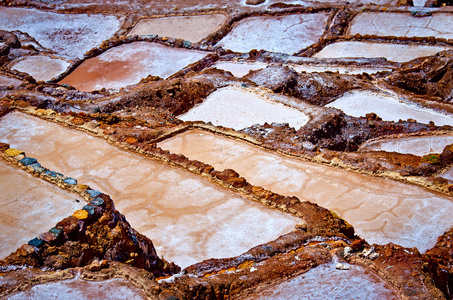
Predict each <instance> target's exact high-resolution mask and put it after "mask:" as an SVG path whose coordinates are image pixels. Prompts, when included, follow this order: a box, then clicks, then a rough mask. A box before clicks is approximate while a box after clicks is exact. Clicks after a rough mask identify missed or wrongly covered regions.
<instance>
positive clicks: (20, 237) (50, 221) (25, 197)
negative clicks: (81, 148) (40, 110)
mask: <svg viewBox="0 0 453 300" xmlns="http://www.w3.org/2000/svg"><path fill="white" fill-rule="evenodd" d="M0 141H1V142H3V141H4V138H3V135H2V134H0ZM0 191H2V192H1V193H0V225H1V226H0V240H1V241H2V246H1V247H0V259H2V258H4V257H6V256H8V255H9V254H11V253H12V252H14V251H16V250H17V248H19V247H20V246H22V245H23V244H26V243H27V242H28V241H30V240H31V239H33V238H35V237H36V236H38V235H40V234H41V233H44V232H46V231H48V230H49V229H51V228H52V227H54V226H55V225H56V224H57V223H58V222H60V221H61V220H63V219H64V218H66V217H69V216H70V215H72V214H73V213H74V211H76V210H78V209H82V207H83V206H84V205H86V203H85V201H84V200H79V201H78V202H77V201H76V199H77V198H78V199H80V197H78V196H77V195H75V194H72V193H69V192H67V191H65V190H62V189H60V188H58V187H56V186H54V185H53V184H50V183H48V182H45V181H44V180H42V179H39V178H36V177H33V176H32V175H30V174H28V173H27V172H25V171H23V170H22V169H20V168H19V167H13V166H12V165H10V164H8V163H7V162H5V161H4V160H3V159H0Z"/></svg>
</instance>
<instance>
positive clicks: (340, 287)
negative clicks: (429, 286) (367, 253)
mask: <svg viewBox="0 0 453 300" xmlns="http://www.w3.org/2000/svg"><path fill="white" fill-rule="evenodd" d="M295 291H297V292H295ZM244 299H247V300H252V299H262V300H265V299H266V300H271V299H272V300H284V299H295V300H296V299H297V300H302V299H306V300H309V299H324V300H330V299H338V300H339V299H400V298H399V297H398V295H397V294H396V292H395V291H394V289H393V288H392V287H391V286H390V285H389V284H388V283H386V282H385V281H383V280H382V279H381V278H379V277H377V276H376V275H374V274H372V273H370V272H367V271H366V270H365V269H364V268H362V267H359V266H352V269H351V270H347V271H345V270H336V269H335V264H333V263H328V264H325V265H321V266H318V267H316V268H314V269H311V270H310V271H308V272H307V273H304V274H303V275H300V276H298V277H295V278H292V279H289V280H287V281H284V282H282V283H281V284H279V285H276V286H272V287H269V288H267V289H264V290H262V291H257V292H256V293H255V294H253V295H251V296H249V297H246V298H244Z"/></svg>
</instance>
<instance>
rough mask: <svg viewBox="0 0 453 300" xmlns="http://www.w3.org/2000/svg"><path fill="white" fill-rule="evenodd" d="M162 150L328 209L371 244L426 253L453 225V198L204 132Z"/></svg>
mask: <svg viewBox="0 0 453 300" xmlns="http://www.w3.org/2000/svg"><path fill="white" fill-rule="evenodd" d="M158 146H160V147H161V148H163V149H167V150H170V151H171V152H172V153H182V154H183V155H185V156H187V157H189V158H190V159H195V160H199V161H202V162H205V163H208V164H211V165H212V166H213V167H214V168H215V169H216V170H223V169H226V168H231V169H234V170H236V171H237V172H238V173H239V174H240V175H241V176H244V177H245V178H246V179H247V181H249V182H250V183H252V184H254V185H259V186H262V187H264V188H266V189H268V190H271V191H273V192H277V193H280V194H282V195H288V196H292V195H295V196H297V197H298V198H299V199H300V200H302V201H304V200H308V201H311V202H314V203H317V204H319V205H321V206H323V207H326V208H328V209H330V210H332V211H334V212H336V213H338V214H339V215H340V216H341V217H343V218H344V219H345V220H346V221H348V222H350V223H351V224H352V225H353V226H354V228H355V229H356V232H357V234H358V235H360V236H361V237H362V238H365V239H366V240H367V241H368V242H369V243H370V244H372V243H378V244H387V243H389V242H393V243H396V244H399V245H402V246H406V247H417V248H418V249H419V250H420V251H423V252H424V251H426V250H427V249H429V248H431V247H433V246H434V244H435V243H436V241H437V237H438V236H440V235H442V234H443V233H444V232H445V231H446V230H448V229H450V227H451V226H453V222H452V221H451V218H450V217H449V216H450V215H451V214H452V213H453V202H452V201H453V199H452V198H449V197H447V196H443V195H438V194H435V193H432V192H429V191H427V190H425V189H423V188H421V187H417V186H413V185H408V184H403V183H400V182H396V181H393V180H390V179H385V178H377V177H371V176H365V175H362V174H357V173H352V172H347V171H344V170H339V169H335V168H332V167H328V166H323V165H318V164H314V163H307V162H303V161H300V160H297V159H293V158H288V157H284V156H280V155H278V154H274V153H271V152H268V151H265V150H262V149H260V148H257V147H255V146H252V145H249V144H247V143H244V142H240V141H236V140H233V139H229V138H226V137H221V136H217V135H214V134H211V133H207V132H203V131H198V130H194V131H190V132H185V133H182V134H179V135H177V136H175V137H173V138H170V139H168V140H165V141H162V142H160V143H159V144H158Z"/></svg>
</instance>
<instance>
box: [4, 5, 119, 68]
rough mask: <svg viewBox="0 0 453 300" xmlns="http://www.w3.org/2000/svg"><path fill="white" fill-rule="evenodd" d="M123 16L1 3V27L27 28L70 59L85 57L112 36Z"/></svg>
mask: <svg viewBox="0 0 453 300" xmlns="http://www.w3.org/2000/svg"><path fill="white" fill-rule="evenodd" d="M123 20H124V17H117V16H105V15H96V14H90V15H88V14H58V13H53V12H43V11H39V10H36V9H26V8H5V7H0V29H2V30H8V31H13V30H20V31H23V32H26V33H28V34H29V35H30V36H32V37H34V38H35V39H36V40H37V41H38V42H39V43H40V44H41V45H42V46H44V47H45V48H48V49H50V50H53V51H55V52H56V53H57V54H59V55H60V56H63V57H65V58H69V59H75V58H82V57H83V55H84V54H85V53H86V52H87V51H88V50H90V49H92V48H94V47H97V46H99V45H100V44H101V42H102V41H104V40H106V39H109V38H110V37H112V36H113V34H114V33H115V32H116V31H117V30H118V29H119V28H120V27H121V24H122V22H123Z"/></svg>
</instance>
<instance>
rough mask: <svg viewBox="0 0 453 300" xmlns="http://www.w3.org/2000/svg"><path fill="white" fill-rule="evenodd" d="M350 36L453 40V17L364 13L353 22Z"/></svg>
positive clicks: (447, 15) (445, 15)
mask: <svg viewBox="0 0 453 300" xmlns="http://www.w3.org/2000/svg"><path fill="white" fill-rule="evenodd" d="M348 33H349V34H350V35H355V34H361V35H366V34H369V35H379V36H407V37H415V36H419V37H428V36H434V37H436V38H444V39H451V38H453V15H451V14H442V13H436V14H433V15H432V16H426V17H423V18H420V17H414V16H412V15H411V14H410V13H404V14H401V13H374V12H364V13H361V14H359V15H358V16H356V17H355V18H354V20H353V21H352V23H351V25H350V28H349V30H348Z"/></svg>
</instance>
